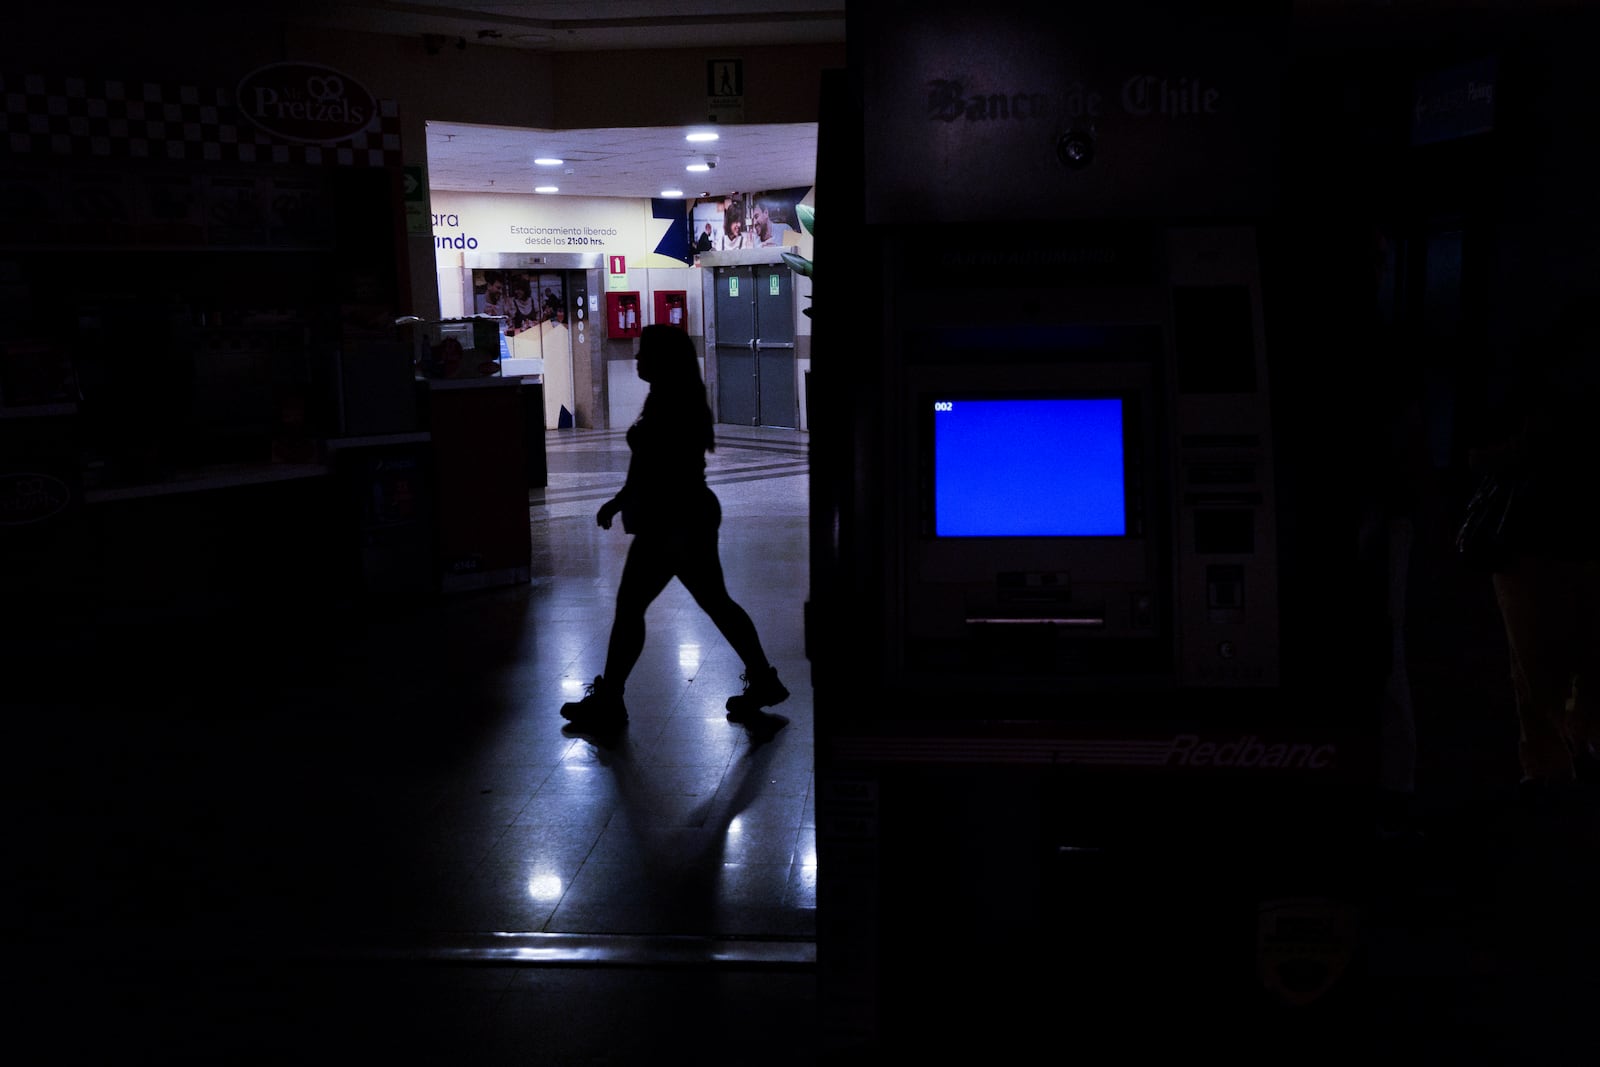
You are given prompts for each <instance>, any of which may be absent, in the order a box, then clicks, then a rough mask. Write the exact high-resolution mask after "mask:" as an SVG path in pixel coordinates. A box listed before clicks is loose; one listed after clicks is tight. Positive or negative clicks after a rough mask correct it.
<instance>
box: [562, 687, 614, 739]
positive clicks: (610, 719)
mask: <svg viewBox="0 0 1600 1067" xmlns="http://www.w3.org/2000/svg"><path fill="white" fill-rule="evenodd" d="M561 717H562V718H563V719H566V720H567V721H569V722H571V723H572V725H573V726H576V727H579V728H582V729H586V730H615V729H619V728H621V727H623V726H626V725H627V724H628V709H627V708H626V707H624V706H623V703H622V693H621V692H619V691H618V690H616V689H614V688H613V687H611V686H609V685H607V684H606V680H605V679H604V678H602V677H599V676H598V675H597V676H596V677H595V680H594V681H593V682H590V683H589V684H588V685H586V686H584V687H583V699H582V700H572V701H568V702H567V703H565V704H563V705H561Z"/></svg>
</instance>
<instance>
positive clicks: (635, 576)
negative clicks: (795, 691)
mask: <svg viewBox="0 0 1600 1067" xmlns="http://www.w3.org/2000/svg"><path fill="white" fill-rule="evenodd" d="M638 373H639V377H640V379H642V380H643V381H645V382H646V383H648V384H649V386H650V392H649V393H648V394H647V395H646V396H645V401H644V408H643V410H642V411H640V413H639V417H638V419H637V420H635V421H634V424H633V425H632V426H631V427H629V428H628V447H629V449H630V450H631V451H632V457H631V458H630V460H629V463H628V476H627V479H626V481H625V482H624V483H623V486H622V490H621V492H619V493H617V495H616V496H614V497H612V498H611V499H610V500H608V501H606V502H605V503H604V504H602V505H601V506H600V510H599V512H598V513H597V514H596V515H595V521H596V522H598V523H599V524H600V526H601V527H602V528H603V529H607V530H609V529H610V528H611V520H612V519H613V518H614V517H615V516H616V515H617V514H618V513H621V515H622V528H623V530H624V531H626V532H627V533H629V534H632V535H633V544H632V545H631V546H629V548H628V559H627V562H626V563H625V564H624V565H623V568H622V579H621V581H620V582H619V583H618V586H617V607H616V616H615V618H614V619H613V621H612V624H611V639H610V642H609V644H608V646H607V648H606V663H605V673H604V674H601V675H599V676H598V677H596V678H595V680H594V682H593V683H592V684H591V685H589V686H588V687H587V690H588V691H587V693H586V694H585V695H584V698H583V699H582V700H579V701H574V702H570V703H567V704H564V705H562V708H561V716H562V718H564V719H568V720H570V721H571V722H572V723H573V725H574V726H575V727H579V728H584V729H589V730H592V731H596V732H601V731H605V730H610V729H616V728H619V727H621V726H622V725H624V724H625V723H626V722H627V721H628V711H627V708H626V707H625V706H624V704H623V702H622V692H623V687H624V685H625V684H626V683H627V680H628V673H629V672H630V671H632V670H633V665H634V664H635V663H636V662H637V661H638V659H639V653H640V652H641V651H643V649H644V638H645V625H644V615H645V609H646V608H648V607H649V606H650V603H651V602H652V601H653V600H655V598H656V597H657V596H659V595H660V594H661V591H662V590H663V589H665V588H666V587H667V583H668V582H669V581H671V580H672V579H673V578H677V579H678V580H679V581H680V582H682V583H683V585H684V588H686V589H688V590H689V593H690V595H691V596H693V597H694V600H695V603H696V604H699V605H700V607H701V609H702V610H703V611H705V613H706V614H707V615H709V616H710V617H711V621H712V622H714V623H715V624H716V626H717V629H718V630H720V631H721V632H722V635H723V636H724V637H725V638H727V640H728V643H729V644H730V645H732V646H733V650H734V651H735V652H736V653H738V654H739V657H740V658H741V659H742V660H743V661H744V665H745V672H744V674H743V675H741V679H742V680H743V681H744V683H745V688H744V692H742V693H740V694H738V695H736V696H731V697H729V698H728V701H727V705H726V706H727V710H728V721H729V722H734V723H744V724H747V725H751V726H758V725H761V724H763V723H767V722H770V721H771V720H773V719H777V718H778V717H776V716H765V715H763V713H762V711H761V709H762V708H765V707H770V706H771V705H774V704H779V703H782V702H783V701H784V700H785V699H787V698H788V696H789V691H788V690H787V689H785V688H784V686H783V683H782V682H780V681H779V680H778V672H777V669H776V668H775V667H773V666H772V664H771V663H769V662H768V661H767V655H766V652H765V651H763V650H762V647H761V638H760V636H759V635H758V634H757V633H756V627H755V623H753V622H751V620H750V616H749V614H748V613H747V612H746V611H745V610H744V608H742V607H740V606H739V604H738V603H737V602H736V601H735V600H734V599H733V597H732V596H731V595H729V593H728V587H727V584H726V582H725V581H724V579H723V575H722V560H721V558H720V557H719V555H718V553H717V529H718V527H719V526H720V525H721V523H722V505H721V504H720V502H718V500H717V497H716V494H715V493H713V492H712V491H711V487H710V486H709V485H707V484H706V453H707V452H711V451H713V450H715V448H716V441H715V439H714V437H713V432H712V418H711V408H710V405H709V404H707V402H706V387H705V383H704V382H702V381H701V380H700V364H699V362H698V359H697V357H696V355H695V349H694V342H693V341H692V340H691V339H690V337H689V335H688V334H686V333H684V332H683V331H682V330H679V329H675V328H674V327H672V326H668V325H665V324H661V323H654V324H651V325H649V326H646V327H645V328H644V330H643V331H642V332H641V334H640V337H639V357H638ZM777 725H781V722H780V723H778V724H777Z"/></svg>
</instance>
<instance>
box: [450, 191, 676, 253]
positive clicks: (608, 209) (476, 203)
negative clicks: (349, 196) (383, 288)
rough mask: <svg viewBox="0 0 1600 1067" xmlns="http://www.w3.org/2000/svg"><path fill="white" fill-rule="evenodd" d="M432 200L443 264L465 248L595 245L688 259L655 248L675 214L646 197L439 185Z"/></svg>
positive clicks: (583, 248)
mask: <svg viewBox="0 0 1600 1067" xmlns="http://www.w3.org/2000/svg"><path fill="white" fill-rule="evenodd" d="M431 202H432V208H431V211H432V216H433V244H434V251H435V254H436V255H437V256H438V257H439V263H440V265H441V266H448V265H450V264H452V263H455V262H458V261H457V260H455V259H454V258H453V257H454V256H456V255H457V254H460V253H466V252H501V253H515V252H524V253H532V254H535V255H537V254H540V253H545V254H554V253H571V252H579V253H598V254H600V255H604V256H608V257H609V256H624V257H626V258H627V260H628V262H629V265H630V266H642V267H681V266H684V261H683V260H682V259H674V258H672V257H670V256H663V255H660V254H659V253H657V252H656V248H657V246H658V245H659V244H660V243H661V240H662V238H663V237H664V236H665V235H666V234H667V233H668V231H669V230H670V229H671V227H672V226H673V225H674V221H675V220H673V219H663V218H654V217H652V211H651V202H650V201H649V200H632V199H624V198H620V197H581V196H522V195H517V194H510V193H462V192H448V191H443V190H434V191H433V192H432V194H431ZM676 222H677V225H678V226H680V227H681V226H682V225H683V222H682V220H681V219H679V220H676Z"/></svg>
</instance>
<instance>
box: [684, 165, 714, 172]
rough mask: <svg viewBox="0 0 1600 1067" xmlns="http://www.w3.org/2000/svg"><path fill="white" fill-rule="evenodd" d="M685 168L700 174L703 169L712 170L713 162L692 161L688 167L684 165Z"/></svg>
mask: <svg viewBox="0 0 1600 1067" xmlns="http://www.w3.org/2000/svg"><path fill="white" fill-rule="evenodd" d="M683 169H684V170H689V171H694V172H695V173H696V174H698V173H700V172H701V171H703V170H710V169H711V164H709V163H691V164H689V165H688V166H687V167H684V168H683Z"/></svg>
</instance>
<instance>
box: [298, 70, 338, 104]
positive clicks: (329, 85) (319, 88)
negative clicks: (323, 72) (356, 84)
mask: <svg viewBox="0 0 1600 1067" xmlns="http://www.w3.org/2000/svg"><path fill="white" fill-rule="evenodd" d="M306 92H308V93H310V94H311V98H312V99H313V100H320V101H322V102H323V103H327V102H329V101H331V100H340V99H343V98H344V79H343V78H341V77H339V76H338V75H336V74H330V75H328V76H327V77H325V78H307V79H306Z"/></svg>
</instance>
